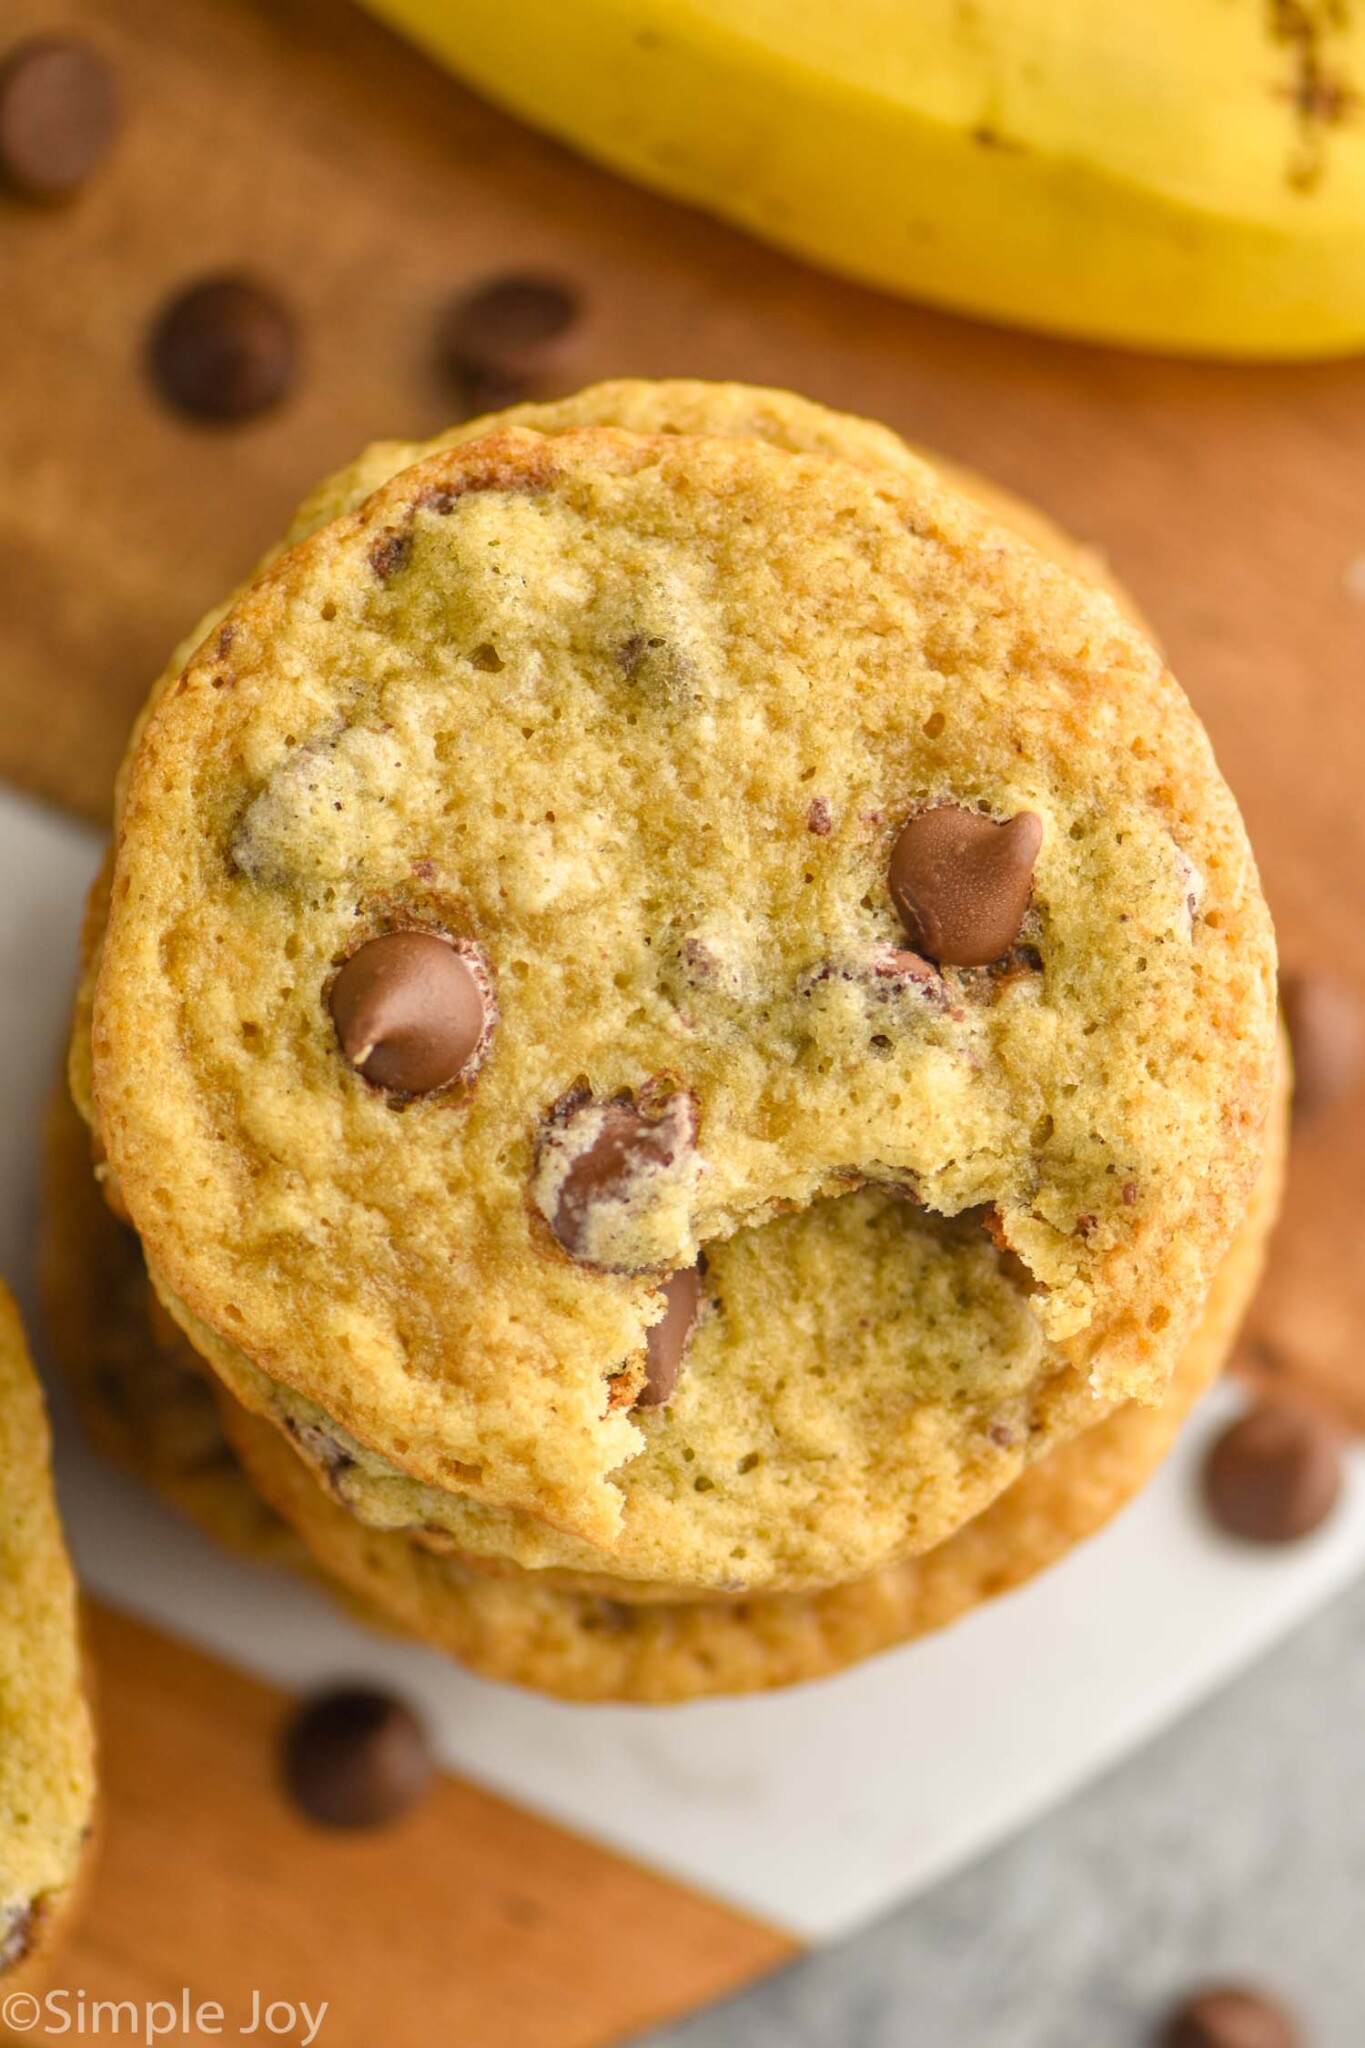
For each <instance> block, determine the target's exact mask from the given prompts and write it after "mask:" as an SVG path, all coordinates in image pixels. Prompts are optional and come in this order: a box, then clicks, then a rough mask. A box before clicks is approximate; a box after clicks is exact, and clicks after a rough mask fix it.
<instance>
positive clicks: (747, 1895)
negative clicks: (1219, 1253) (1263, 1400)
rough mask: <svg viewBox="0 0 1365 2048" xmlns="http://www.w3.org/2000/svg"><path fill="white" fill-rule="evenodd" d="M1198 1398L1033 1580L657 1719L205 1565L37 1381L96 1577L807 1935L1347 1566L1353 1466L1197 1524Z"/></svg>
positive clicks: (1359, 1487) (57, 950)
mask: <svg viewBox="0 0 1365 2048" xmlns="http://www.w3.org/2000/svg"><path fill="white" fill-rule="evenodd" d="M96 854H97V848H96V846H95V843H94V841H93V839H92V838H91V836H90V835H88V834H86V833H84V832H82V831H80V830H79V829H78V828H76V827H73V826H72V825H70V824H68V823H66V822H64V821H62V820H60V819H58V818H56V817H54V816H53V815H52V814H50V813H48V812H44V811H42V810H40V809H39V808H37V807H36V806H33V805H31V804H29V803H27V802H25V801H23V800H21V799H19V798H17V797H15V796H12V795H5V794H2V793H0V873H3V875H4V888H3V889H0V1043H3V1045H4V1047H5V1058H4V1061H3V1068H2V1071H3V1081H2V1082H0V1086H2V1087H3V1090H4V1099H3V1111H4V1113H3V1115H2V1116H0V1266H3V1268H4V1270H5V1271H6V1273H8V1274H9V1275H11V1277H12V1278H13V1279H14V1280H15V1282H16V1284H17V1286H18V1289H19V1292H20V1294H21V1296H22V1297H24V1298H25V1299H26V1300H27V1299H28V1298H29V1296H30V1289H29V1286H28V1280H29V1273H30V1266H31V1250H30V1247H31V1239H32V1219H33V1215H34V1205H35V1186H36V1162H37V1157H38V1149H37V1143H38V1127H39V1121H40V1117H41V1110H42V1101H43V1097H44V1093H45V1090H46V1088H47V1086H48V1085H49V1082H50V1078H51V1075H52V1072H53V1069H54V1065H55V1061H56V1058H57V1047H58V1044H59V1041H60V1038H61V1035H62V1030H63V1026H64V1021H65V1009H66V1004H67V1001H68V998H69V991H70V985H71V978H72V971H73V968H72V963H73V960H74V954H75V944H76V932H77V926H78V920H79V912H80V898H81V893H82V891H83V888H84V886H85V883H86V881H87V879H88V877H89V875H90V874H91V873H92V872H93V868H94V864H95V859H96ZM1231 1399H1232V1396H1230V1395H1229V1394H1227V1393H1219V1394H1216V1395H1214V1396H1213V1397H1211V1399H1210V1400H1209V1401H1208V1402H1206V1403H1205V1406H1204V1408H1203V1410H1202V1411H1201V1413H1200V1414H1199V1416H1198V1417H1197V1418H1196V1420H1195V1422H1194V1424H1193V1425H1192V1427H1191V1429H1190V1431H1189V1432H1188V1433H1187V1437H1186V1440H1185V1442H1184V1443H1183V1444H1182V1446H1181V1447H1180V1449H1179V1451H1178V1452H1177V1454H1176V1456H1175V1457H1174V1458H1173V1459H1172V1461H1171V1462H1170V1463H1169V1465H1168V1466H1167V1467H1166V1469H1165V1470H1164V1471H1163V1472H1162V1473H1161V1474H1160V1475H1159V1477H1158V1479H1157V1480H1156V1482H1155V1483H1154V1484H1153V1485H1152V1486H1151V1487H1150V1488H1149V1489H1148V1491H1147V1493H1146V1494H1145V1495H1144V1496H1143V1498H1142V1499H1141V1500H1140V1501H1139V1502H1138V1503H1137V1504H1136V1505H1135V1506H1134V1507H1133V1508H1131V1509H1130V1510H1129V1511H1128V1513H1127V1514H1125V1515H1124V1516H1122V1517H1121V1518H1120V1520H1119V1521H1118V1522H1117V1523H1116V1524H1115V1525H1114V1526H1113V1527H1112V1528H1111V1529H1110V1530H1108V1531H1107V1532H1106V1533H1105V1534H1104V1535H1103V1536H1101V1537H1099V1538H1098V1539H1097V1540H1096V1541H1095V1542H1093V1543H1091V1544H1090V1545H1088V1546H1087V1547H1086V1548H1085V1549H1083V1550H1082V1551H1080V1552H1079V1553H1077V1554H1075V1555H1073V1556H1072V1557H1071V1558H1069V1559H1067V1560H1066V1562H1064V1563H1063V1564H1062V1565H1060V1566H1059V1567H1058V1568H1057V1569H1056V1570H1054V1571H1053V1572H1051V1573H1049V1574H1048V1575H1047V1576H1046V1577H1045V1578H1043V1579H1041V1580H1039V1581H1037V1582H1036V1583H1035V1584H1034V1585H1032V1586H1029V1587H1026V1588H1024V1589H1023V1590H1022V1591H1021V1592H1019V1593H1016V1594H1013V1595H1011V1596H1010V1597H1008V1598H1007V1599H1005V1600H1002V1601H999V1602H997V1603H996V1604H995V1605H994V1606H992V1607H990V1608H989V1609H986V1610H984V1611H982V1612H980V1613H977V1614H975V1615H973V1616H971V1617H970V1618H969V1619H968V1620H967V1621H965V1622H963V1623H962V1624H961V1625H960V1626H959V1627H957V1628H955V1629H953V1630H950V1631H949V1632H948V1633H947V1634H945V1635H943V1636H939V1637H935V1638H933V1639H931V1640H930V1641H928V1642H925V1643H920V1644H913V1645H910V1646H908V1647H907V1648H905V1649H904V1650H900V1651H896V1652H893V1653H892V1654H891V1655H889V1656H886V1657H883V1658H880V1659H878V1660H877V1661H875V1662H874V1663H872V1664H870V1665H865V1666H863V1667H862V1668H861V1669H859V1670H857V1671H853V1672H849V1673H847V1674H845V1675H844V1676H843V1677H841V1678H838V1679H834V1680H832V1681H829V1682H827V1683H825V1684H823V1685H818V1686H807V1687H802V1688H799V1689H797V1690H796V1691H794V1692H790V1693H786V1694H780V1695H775V1696H772V1697H767V1698H761V1699H756V1700H747V1701H746V1700H740V1701H716V1702H710V1703H703V1704H698V1705H695V1706H688V1707H678V1708H672V1709H666V1710H662V1711H660V1710H657V1709H647V1708H631V1707H611V1708H603V1707H571V1706H562V1705H558V1704H555V1703H553V1702H550V1701H546V1700H540V1699H537V1698H534V1697H532V1696H530V1695H528V1694H521V1693H518V1692H515V1691H511V1690H509V1689H507V1688H504V1687H499V1686H493V1685H489V1684H486V1683H484V1682H482V1681H481V1680H478V1679H475V1678H471V1677H469V1676H468V1675H467V1674H465V1673H464V1672H461V1671H458V1670H456V1669H453V1668H452V1667H450V1666H449V1665H447V1664H445V1663H444V1662H443V1661H442V1660H440V1659H438V1658H436V1657H434V1656H431V1655H429V1654H427V1653H425V1652H423V1651H419V1650H416V1649H406V1648H403V1647H401V1646H396V1645H394V1644H392V1643H389V1642H384V1641H380V1640H377V1639H375V1638H373V1637H371V1636H369V1635H367V1634H366V1633H364V1632H363V1631H362V1630H360V1629H359V1628H357V1627H356V1626H354V1625H353V1624H352V1623H350V1622H349V1621H347V1620H344V1619H343V1618H341V1616H340V1615H338V1614H336V1613H334V1612H332V1610H331V1609H330V1608H329V1607H328V1606H327V1604H326V1603H325V1601H324V1600H323V1599H322V1598H321V1597H320V1596H318V1595H316V1594H314V1593H312V1592H311V1591H309V1590H308V1589H307V1588H305V1587H303V1586H301V1585H300V1586H294V1585H290V1584H285V1583H283V1582H281V1581H279V1580H277V1579H275V1578H272V1577H271V1576H270V1575H268V1574H265V1573H257V1572H253V1571H251V1570H249V1569H248V1568H246V1567H244V1566H241V1565H239V1564H236V1563H234V1562H233V1561H232V1560H230V1559H227V1558H224V1557H221V1556H219V1555H218V1554H217V1553H216V1552H214V1551H213V1550H212V1549H211V1548H210V1547H209V1546H208V1545H207V1544H206V1543H205V1542H203V1541H202V1540H201V1539H200V1538H199V1537H198V1536H196V1535H195V1533H194V1532H193V1531H192V1530H190V1529H188V1528H186V1527H185V1525H184V1524H182V1523H181V1522H179V1521H178V1520H177V1519H176V1518H175V1517H174V1516H172V1515H170V1514H169V1513H168V1512H166V1511H165V1510H163V1509H162V1508H160V1507H159V1506H158V1505H157V1504H156V1503H155V1502H154V1501H152V1500H150V1499H149V1498H148V1497H146V1496H145V1495H144V1494H143V1493H142V1492H141V1491H140V1489H139V1488H138V1487H136V1486H135V1485H134V1484H133V1483H132V1482H130V1481H129V1480H127V1479H125V1478H124V1477H123V1476H122V1475H121V1474H119V1473H115V1472H113V1471H111V1470H109V1469H108V1468H106V1467H104V1466H102V1465H100V1464H99V1463H98V1462H97V1461H96V1460H94V1459H93V1458H92V1457H91V1456H90V1454H89V1453H88V1452H87V1451H86V1450H85V1448H84V1446H83V1445H82V1444H81V1442H80V1440H79V1437H78V1435H77V1433H76V1432H75V1430H74V1429H73V1428H72V1427H71V1426H70V1419H69V1416H68V1415H67V1413H66V1411H65V1406H64V1404H63V1402H62V1399H61V1393H60V1389H56V1390H54V1410H55V1413H56V1419H57V1428H58V1443H59V1479H60V1484H61V1489H62V1496H63V1502H64V1505H65V1508H66V1512H67V1516H68V1520H69V1524H70V1529H71V1535H72V1541H73V1545H74V1548H75V1551H76V1555H77V1559H78V1562H79V1565H80V1568H81V1571H82V1573H83V1575H84V1578H85V1580H86V1583H87V1584H88V1585H90V1586H91V1587H92V1588H93V1589H94V1590H96V1591H97V1592H98V1593H99V1594H100V1595H101V1596H102V1597H103V1598H104V1599H106V1600H108V1601H110V1602H112V1603H114V1604H115V1605H118V1606H121V1607H123V1608H126V1609H127V1610H129V1611H131V1612H133V1613H135V1614H137V1615H139V1616H141V1617H142V1618H143V1619H144V1620H147V1621H151V1622H153V1623H155V1624H157V1625H158V1626H159V1627H162V1628H164V1629H166V1630H168V1631H170V1632H172V1633H174V1634H176V1635H179V1636H182V1637H184V1638H186V1639H187V1640H190V1641H192V1642H195V1643H197V1644H199V1645H201V1646H202V1647H203V1648H205V1649H208V1650H211V1651H214V1652H216V1653H217V1654H218V1655H220V1656H222V1657H225V1658H227V1659H229V1660H231V1661H233V1662H235V1663H237V1664H240V1665H242V1666H243V1667H245V1668H247V1669H249V1670H252V1671H254V1672H257V1673H259V1674H261V1675H262V1676H264V1677H267V1678H269V1679H272V1680H274V1681H275V1682H277V1683H279V1684H283V1685H287V1686H304V1685H309V1684H313V1683H316V1682H318V1681H321V1680H326V1679H334V1678H338V1677H342V1676H350V1677H354V1676H357V1675H360V1676H366V1677H370V1678H373V1679H377V1680H380V1681H383V1682H386V1683H389V1684H391V1685H394V1686H397V1687H399V1688H401V1689H402V1690H403V1691H404V1692H406V1693H407V1694H409V1695H410V1696H412V1697H413V1698H415V1699H416V1700H418V1701H419V1702H420V1703H421V1705H422V1707H423V1708H424V1709H425V1711H426V1713H427V1714H428V1715H429V1716H430V1719H431V1721H432V1724H433V1727H434V1729H435V1731H436V1735H437V1739H438V1742H439V1744H440V1748H441V1750H442V1753H443V1754H444V1756H445V1757H446V1759H447V1760H448V1762H449V1763H450V1764H451V1765H453V1766H455V1767H456V1768H458V1769H459V1770H461V1771H463V1772H465V1773H466V1774H467V1775H468V1776H470V1777H471V1778H475V1779H477V1780H479V1781H480V1782H482V1783H484V1784H486V1785H488V1786H490V1787H492V1788H493V1789H495V1790H497V1791H499V1792H502V1793H505V1794H506V1795H507V1796H509V1797H510V1798H513V1799H516V1800H519V1801H521V1802H522V1803H524V1804H525V1805H527V1806H530V1807H534V1808H536V1809H537V1810H538V1811H540V1812H542V1813H545V1814H548V1815H551V1816H554V1817H556V1818H558V1819H561V1820H562V1821H564V1822H565V1823H567V1824H568V1825H570V1826H572V1827H574V1828H576V1829H578V1830H580V1831H582V1832H583V1833H586V1834H589V1835H594V1836H597V1837H599V1838H600V1839H602V1840H604V1841H606V1842H609V1843H611V1844H613V1845H614V1846H616V1847H618V1848H620V1849H622V1850H624V1851H626V1852H628V1853H630V1854H632V1855H634V1856H637V1857H639V1858H640V1859H641V1860H643V1861H645V1862H648V1863H653V1864H655V1865H657V1866H659V1867H661V1868H663V1869H665V1870H667V1871H669V1872H671V1873H673V1874H674V1875H676V1876H678V1877H680V1878H683V1879H685V1880H687V1881H689V1882H691V1883H693V1884H695V1885H697V1886H699V1887H700V1888H702V1889H703V1890H705V1891H708V1892H711V1893H713V1894H715V1895H717V1896H719V1897H723V1898H726V1899H729V1900H732V1901H733V1902H735V1903H736V1904H738V1905H741V1906H744V1907H747V1908H749V1909H750V1910H751V1911H753V1912H756V1913H758V1914H760V1915H762V1916H763V1917H764V1918H766V1919H768V1920H771V1921H774V1922H776V1923H778V1924H780V1925H782V1926H784V1927H787V1928H789V1929H791V1930H792V1931H793V1932H795V1933H798V1934H800V1935H803V1936H805V1937H807V1938H809V1939H816V1940H818V1939H822V1938H827V1937H830V1936H833V1935H836V1934H839V1933H841V1932H843V1931H845V1930H846V1929H848V1928H851V1927H853V1926H855V1925H857V1924H858V1923H859V1922H860V1921H862V1920H864V1919H866V1918H867V1917H869V1916H870V1915H872V1914H874V1913H876V1912H878V1911H879V1910H881V1909H883V1908H885V1907H886V1906H888V1905H890V1904H891V1903H892V1902H893V1901H895V1900H897V1899H900V1898H904V1897H905V1896H907V1895H908V1894H910V1893H911V1892H913V1891H915V1890H917V1889H920V1888H922V1887H924V1886H926V1885H929V1884H931V1883H933V1882H934V1881H935V1880H936V1879H937V1878H940V1877H942V1876H944V1875H945V1874H946V1873H947V1872H948V1871H949V1870H951V1869H953V1868H954V1867H956V1866H958V1865H960V1864H961V1863H963V1862H964V1861H965V1860H966V1859H968V1858H969V1857H972V1856H974V1855H976V1854H978V1853H979V1852H981V1851H982V1850H984V1849H985V1848H987V1847H988V1846H990V1845H991V1844H993V1843H995V1842H997V1841H999V1840H1000V1839H1001V1837H1002V1836H1004V1835H1005V1834H1006V1833H1008V1832H1009V1831H1010V1830H1011V1829H1014V1828H1018V1827H1020V1826H1021V1825H1023V1824H1024V1823H1026V1822H1027V1821H1028V1820H1029V1819H1030V1818H1032V1817H1033V1816H1035V1815H1037V1814H1038V1813H1040V1812H1042V1811H1043V1810H1044V1809H1045V1808H1046V1807H1048V1806H1049V1805H1051V1804H1053V1803H1054V1802H1055V1801H1057V1800H1059V1799H1061V1798H1063V1797H1064V1796H1065V1795H1066V1794H1067V1793H1069V1792H1071V1791H1073V1790H1074V1789H1076V1787H1078V1786H1079V1785H1080V1784H1081V1783H1083V1782H1084V1781H1085V1780H1086V1779H1087V1778H1089V1777H1091V1776H1093V1775H1094V1773H1096V1772H1097V1771H1099V1770H1102V1769H1103V1768H1104V1767H1105V1766H1106V1765H1108V1764H1110V1763H1112V1762H1114V1761H1115V1760H1116V1759H1117V1758H1118V1757H1120V1756H1122V1755H1123V1754H1124V1753H1125V1752H1127V1751H1128V1750H1131V1749H1132V1748H1134V1747H1135V1746H1136V1745H1137V1744H1139V1743H1141V1742H1143V1741H1145V1740H1146V1739H1147V1738H1148V1737H1150V1736H1151V1735H1152V1734H1154V1733H1155V1732H1156V1730H1157V1729H1159V1728H1161V1727H1162V1726H1164V1725H1165V1724H1167V1723H1168V1722H1169V1721H1171V1720H1172V1719H1173V1718H1174V1717H1175V1716H1176V1715H1177V1714H1179V1713H1181V1712H1182V1711H1184V1710H1185V1709H1187V1708H1188V1707H1190V1706H1191V1705H1193V1704H1194V1702H1195V1701H1196V1700H1198V1699H1200V1698H1201V1697H1203V1696H1204V1695H1206V1694H1207V1693H1208V1692H1210V1691H1211V1690H1212V1689H1213V1688H1214V1687H1216V1686H1217V1685H1219V1684H1221V1683H1222V1682H1223V1681H1225V1680H1226V1679H1227V1678H1229V1677H1230V1676H1231V1675H1232V1674H1233V1673H1234V1672H1236V1671H1237V1670H1239V1669H1240V1668H1241V1667H1242V1666H1243V1665H1245V1664H1246V1663H1247V1662H1248V1661H1249V1660H1250V1659H1252V1658H1253V1657H1255V1656H1256V1655H1257V1654H1258V1653H1259V1652H1260V1651H1261V1650H1263V1649H1265V1648H1266V1647H1267V1646H1268V1645H1269V1644H1271V1643H1272V1642H1273V1641H1274V1640H1275V1639H1276V1638H1277V1637H1278V1636H1280V1635H1281V1634H1283V1633H1284V1632H1285V1631H1286V1630H1288V1629H1289V1628H1291V1627H1292V1626H1293V1625H1294V1623H1295V1622H1297V1621H1299V1620H1300V1619H1301V1618H1302V1617H1303V1616H1304V1615H1306V1614H1307V1613H1308V1612H1310V1611H1311V1610H1312V1609H1313V1608H1315V1607H1317V1606H1318V1605H1319V1604H1321V1603H1322V1602H1323V1601H1325V1600H1327V1599H1328V1598H1329V1597H1330V1596H1331V1595H1332V1594H1333V1593H1334V1592H1335V1591H1337V1590H1338V1589H1339V1588H1340V1587H1342V1586H1343V1585H1345V1584H1346V1583H1347V1582H1348V1581H1349V1580H1351V1579H1352V1578H1353V1577H1354V1576H1355V1575H1356V1574H1357V1573H1358V1572H1359V1571H1360V1570H1361V1569H1362V1567H1365V1464H1362V1460H1361V1459H1360V1458H1359V1457H1358V1456H1357V1457H1356V1458H1355V1461H1354V1462H1355V1470H1354V1471H1353V1484H1352V1486H1351V1488H1350V1490H1349V1496H1348V1499H1347V1501H1346V1503H1345V1506H1344V1508H1343V1510H1342V1512H1341V1513H1340V1514H1339V1515H1338V1516H1337V1517H1336V1518H1335V1520H1334V1522H1333V1524H1332V1525H1331V1527H1330V1528H1329V1529H1327V1530H1326V1531H1324V1532H1323V1533H1322V1534H1321V1535H1320V1536H1318V1537H1317V1538H1315V1539H1313V1540H1311V1541H1310V1542H1308V1543H1307V1544H1305V1545H1303V1546H1301V1547H1299V1548H1297V1549H1295V1550H1293V1551H1290V1552H1287V1553H1284V1554H1279V1555H1274V1554H1272V1555H1256V1556H1252V1555H1249V1554H1247V1553H1245V1552H1243V1551H1241V1550H1239V1549H1237V1548H1236V1547H1235V1546H1233V1545H1231V1544H1228V1543H1226V1542H1224V1541H1223V1540H1221V1539H1219V1538H1218V1537H1217V1536H1215V1535H1214V1534H1213V1533H1211V1532H1210V1531H1209V1530H1208V1529H1207V1528H1206V1527H1205V1526H1204V1525H1203V1524H1202V1522H1201V1520H1200V1518H1199V1516H1198V1514H1197V1512H1196V1510H1195V1507H1194V1502H1193V1488H1192V1476H1191V1475H1192V1471H1193V1469H1194V1467H1195V1465H1196V1462H1197V1459H1198V1455H1199V1448H1200V1444H1201V1442H1202V1441H1203V1440H1204V1439H1205V1437H1206V1436H1207V1433H1208V1432H1209V1431H1210V1430H1211V1429H1212V1428H1214V1427H1216V1425H1217V1421H1218V1418H1219V1416H1220V1414H1221V1413H1223V1412H1224V1411H1225V1409H1226V1407H1227V1405H1228V1403H1229V1401H1230V1400H1231Z"/></svg>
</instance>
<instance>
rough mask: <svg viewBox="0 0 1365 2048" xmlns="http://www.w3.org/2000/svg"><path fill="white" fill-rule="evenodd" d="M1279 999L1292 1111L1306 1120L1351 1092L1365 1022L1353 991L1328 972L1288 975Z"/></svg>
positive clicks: (1364, 1041) (1356, 1072)
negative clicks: (1290, 1059)
mask: <svg viewBox="0 0 1365 2048" xmlns="http://www.w3.org/2000/svg"><path fill="white" fill-rule="evenodd" d="M1280 1003H1281V1007H1282V1008H1283V1010H1284V1021H1285V1024H1286V1027H1287V1028H1288V1031H1289V1043H1290V1047H1291V1050H1292V1052H1293V1055H1294V1115H1295V1118H1296V1120H1298V1121H1300V1122H1303V1123H1307V1122H1309V1121H1311V1119H1312V1118H1314V1117H1316V1116H1318V1115H1320V1114H1321V1112H1322V1111H1323V1110H1324V1109H1330V1108H1331V1107H1332V1105H1333V1104H1334V1103H1336V1102H1340V1101H1341V1099H1342V1097H1343V1096H1345V1095H1349V1093H1350V1092H1351V1089H1352V1088H1353V1087H1354V1086H1355V1084H1356V1081H1357V1080H1358V1079H1359V1076H1360V1066H1361V1052H1362V1048H1363V1046H1365V1027H1363V1026H1362V1018H1361V1007H1360V1003H1359V1002H1358V1001H1357V999H1356V997H1355V995H1354V994H1353V992H1352V991H1351V990H1350V989H1348V988H1343V986H1342V984H1341V983H1340V982H1339V981H1333V980H1332V979H1331V977H1330V976H1329V975H1325V974H1286V975H1285V976H1284V977H1283V978H1282V980H1281V982H1280Z"/></svg>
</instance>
